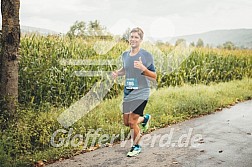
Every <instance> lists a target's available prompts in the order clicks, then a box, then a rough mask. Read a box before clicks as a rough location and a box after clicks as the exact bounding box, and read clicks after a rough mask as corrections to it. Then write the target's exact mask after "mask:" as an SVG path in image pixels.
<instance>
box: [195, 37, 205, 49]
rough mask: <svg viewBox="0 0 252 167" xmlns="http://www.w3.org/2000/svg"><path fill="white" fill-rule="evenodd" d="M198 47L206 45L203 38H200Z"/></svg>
mask: <svg viewBox="0 0 252 167" xmlns="http://www.w3.org/2000/svg"><path fill="white" fill-rule="evenodd" d="M196 47H198V48H200V47H204V42H203V40H202V39H201V38H199V39H198V41H197V44H196Z"/></svg>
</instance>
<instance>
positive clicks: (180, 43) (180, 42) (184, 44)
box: [175, 39, 186, 46]
mask: <svg viewBox="0 0 252 167" xmlns="http://www.w3.org/2000/svg"><path fill="white" fill-rule="evenodd" d="M178 45H183V46H186V40H185V39H177V41H176V42H175V46H178Z"/></svg>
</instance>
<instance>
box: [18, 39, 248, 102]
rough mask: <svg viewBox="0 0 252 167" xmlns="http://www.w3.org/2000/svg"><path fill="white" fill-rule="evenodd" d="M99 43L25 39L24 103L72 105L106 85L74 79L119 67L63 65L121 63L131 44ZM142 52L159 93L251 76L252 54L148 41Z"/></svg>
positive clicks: (92, 79)
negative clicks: (153, 72) (80, 73)
mask: <svg viewBox="0 0 252 167" xmlns="http://www.w3.org/2000/svg"><path fill="white" fill-rule="evenodd" d="M98 42H99V43H97V41H95V40H86V41H85V40H83V39H80V38H76V39H71V40H70V39H68V38H66V37H61V36H37V35H29V36H23V37H22V38H21V49H20V54H21V59H20V67H19V102H20V103H21V104H26V105H32V106H35V107H36V106H39V105H42V104H53V105H55V106H69V105H70V104H71V103H73V102H74V101H76V100H78V99H80V98H81V97H83V96H84V95H85V94H86V93H87V92H88V91H89V90H90V89H91V87H92V86H93V85H94V84H95V83H96V82H101V77H99V76H94V77H91V76H82V77H80V76H78V75H74V74H75V72H76V71H100V72H103V71H112V70H115V69H116V68H118V67H117V65H118V64H106V65H99V64H98V65H83V64H81V65H78V64H77V65H74V66H73V65H64V64H63V65H62V63H61V60H66V61H70V60H73V61H74V60H94V61H97V60H105V61H108V60H120V55H121V54H122V52H123V51H125V50H127V49H129V47H128V44H127V43H125V42H122V41H119V40H117V41H116V42H115V41H109V42H108V41H107V42H106V41H98ZM143 48H144V49H146V50H148V51H149V52H151V53H152V54H153V56H154V59H155V65H156V70H157V74H158V79H157V85H158V88H159V87H165V86H177V85H183V84H185V83H190V84H199V83H204V84H209V83H212V82H227V81H231V80H234V79H242V78H244V77H252V51H251V50H233V51H228V50H219V49H209V48H193V49H189V50H186V49H185V48H178V47H177V48H175V47H172V46H161V47H157V46H154V45H152V44H150V43H148V42H146V43H144V44H143ZM106 49H107V50H106ZM103 50H105V52H102V51H103ZM119 62H120V61H119ZM111 82H112V81H111ZM122 88H123V85H119V84H114V85H113V87H112V88H111V89H110V92H109V93H108V94H107V95H106V98H111V97H114V96H117V95H118V94H119V93H120V92H121V90H122Z"/></svg>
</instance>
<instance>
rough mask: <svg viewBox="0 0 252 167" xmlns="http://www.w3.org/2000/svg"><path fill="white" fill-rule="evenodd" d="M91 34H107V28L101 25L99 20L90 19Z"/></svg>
mask: <svg viewBox="0 0 252 167" xmlns="http://www.w3.org/2000/svg"><path fill="white" fill-rule="evenodd" d="M88 35H89V36H103V35H105V28H104V27H102V26H101V24H100V22H99V21H98V20H95V21H90V22H89V24H88Z"/></svg>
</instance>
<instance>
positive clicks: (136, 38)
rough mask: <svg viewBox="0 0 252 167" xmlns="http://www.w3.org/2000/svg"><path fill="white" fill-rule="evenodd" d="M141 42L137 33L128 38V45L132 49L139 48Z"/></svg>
mask: <svg viewBox="0 0 252 167" xmlns="http://www.w3.org/2000/svg"><path fill="white" fill-rule="evenodd" d="M141 42H142V40H141V38H140V36H139V35H138V33H137V32H132V33H131V34H130V37H129V44H130V46H131V47H132V48H138V47H140V43H141Z"/></svg>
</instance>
